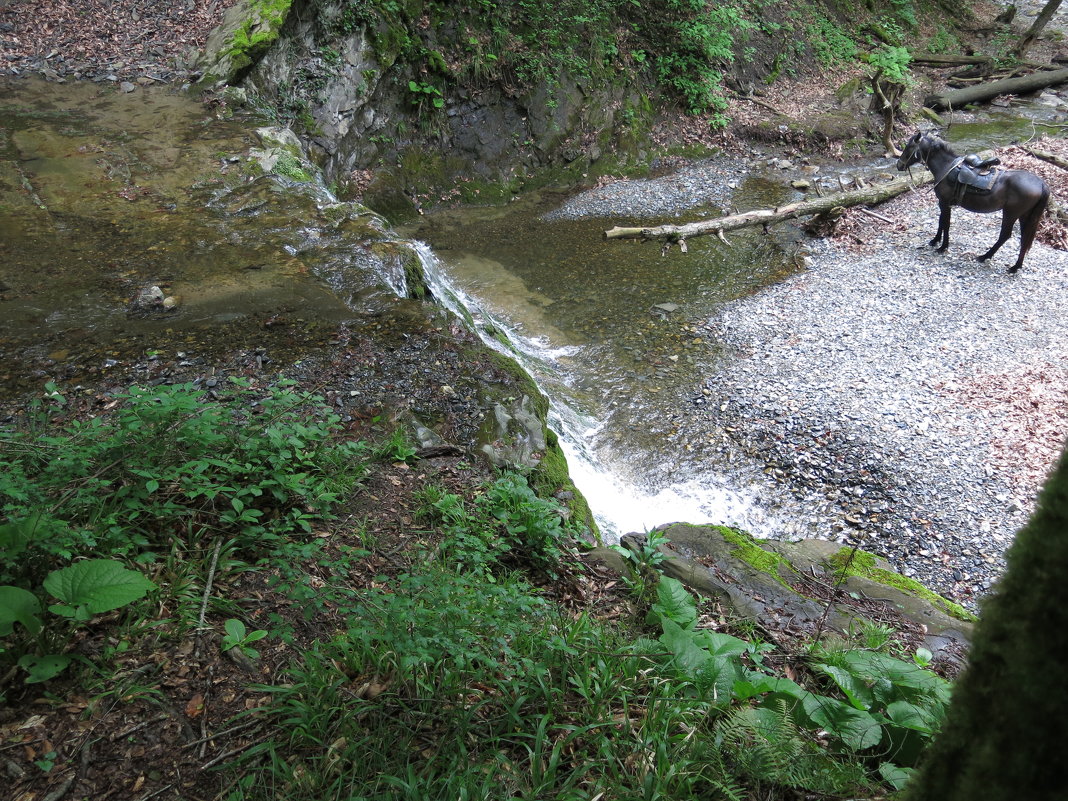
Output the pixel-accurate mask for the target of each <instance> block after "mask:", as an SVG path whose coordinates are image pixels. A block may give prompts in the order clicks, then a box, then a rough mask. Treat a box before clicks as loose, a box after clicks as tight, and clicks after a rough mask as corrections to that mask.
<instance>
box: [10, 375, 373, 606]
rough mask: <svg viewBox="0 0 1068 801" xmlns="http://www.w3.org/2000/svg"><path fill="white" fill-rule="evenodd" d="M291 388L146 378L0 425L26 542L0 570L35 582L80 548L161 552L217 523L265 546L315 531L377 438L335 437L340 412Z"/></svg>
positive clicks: (148, 556)
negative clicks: (104, 401) (41, 424)
mask: <svg viewBox="0 0 1068 801" xmlns="http://www.w3.org/2000/svg"><path fill="white" fill-rule="evenodd" d="M291 386H292V383H291V382H285V381H283V382H279V383H278V384H277V385H275V386H274V387H272V388H269V389H266V390H258V389H254V388H253V387H252V386H251V385H250V384H249V383H248V382H238V381H234V382H232V383H231V384H230V386H229V387H228V388H227V387H219V388H217V389H216V390H215V393H214V397H211V396H208V394H207V393H206V392H205V391H204V390H203V389H200V388H197V387H195V386H193V385H191V384H181V385H176V386H171V387H156V388H153V389H142V388H138V387H133V388H131V389H130V390H129V391H128V392H126V393H123V394H120V395H119V396H118V398H117V400H118V401H119V405H118V406H117V407H116V408H115V410H114V411H113V412H112V413H111V414H110V415H106V416H105V415H102V416H98V417H95V418H92V419H90V420H87V421H80V420H74V421H71V422H69V423H67V424H65V425H64V426H63V427H62V428H61V429H60V430H48V431H41V430H38V429H34V428H31V429H30V430H27V431H2V432H0V445H3V446H4V447H3V448H0V512H2V513H3V514H4V515H5V516H6V517H7V520H8V522H7V523H6V524H5V525H4V527H3V530H2V531H0V550H2V552H3V554H4V555H6V556H10V554H11V549H12V548H18V549H21V551H22V552H23V555H22V558H20V559H18V560H14V559H10V558H8V559H5V560H4V561H3V562H0V581H5V582H6V583H11V584H15V585H18V586H23V587H27V586H33V585H36V584H37V583H39V582H40V580H41V579H42V578H43V574H44V573H45V572H46V571H47V570H49V569H51V568H52V567H54V566H55V563H59V564H63V563H65V562H70V561H72V560H74V559H75V558H76V557H78V556H88V555H94V554H102V555H107V556H119V557H129V558H135V559H137V560H138V561H142V562H148V561H153V560H155V559H157V558H158V553H157V552H158V549H160V548H161V547H166V548H168V549H169V548H171V547H172V546H173V544H174V543H175V542H183V543H184V546H185V547H186V548H199V547H202V540H203V538H204V537H206V536H207V535H208V534H209V533H211V534H212V535H215V534H226V535H227V536H230V537H232V538H233V539H234V540H235V544H236V548H237V549H238V550H244V551H247V552H248V553H249V554H253V555H263V554H266V553H269V552H270V551H271V550H272V549H273V548H277V547H278V546H279V544H280V543H281V542H283V541H284V540H285V539H286V538H287V537H289V536H291V535H293V534H299V533H302V532H310V531H311V528H312V523H313V521H315V520H318V519H320V518H322V517H325V516H328V515H329V513H330V509H331V507H332V506H333V505H334V503H335V502H336V501H337V499H338V498H339V497H340V495H341V494H343V493H345V492H347V491H348V490H349V489H350V488H351V486H352V484H353V482H354V481H356V480H358V479H359V477H360V469H361V468H360V466H361V465H362V464H365V462H364V460H363V459H362V457H363V455H364V453H365V448H364V446H363V445H361V444H358V443H352V442H336V441H334V439H333V436H334V432H335V431H336V428H337V424H338V422H339V418H338V417H337V415H336V414H334V413H333V412H332V411H330V410H329V409H328V408H327V407H325V405H323V404H322V401H321V399H319V398H316V397H314V396H308V395H300V394H297V393H294V392H292V391H291V390H290V387H291ZM163 521H169V522H166V523H165V522H163Z"/></svg>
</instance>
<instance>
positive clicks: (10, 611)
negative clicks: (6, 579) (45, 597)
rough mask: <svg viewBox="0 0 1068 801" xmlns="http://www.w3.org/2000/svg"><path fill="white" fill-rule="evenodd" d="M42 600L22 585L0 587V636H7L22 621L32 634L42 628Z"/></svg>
mask: <svg viewBox="0 0 1068 801" xmlns="http://www.w3.org/2000/svg"><path fill="white" fill-rule="evenodd" d="M40 611H41V602H40V601H38V600H37V596H36V595H34V594H33V593H32V592H30V591H29V590H24V589H22V588H21V587H11V586H3V587H0V637H6V636H7V635H8V634H10V633H11V632H12V631H14V629H15V624H16V623H21V624H22V625H23V626H25V627H26V630H27V631H28V632H30V634H36V633H37V632H39V631H40V630H41V619H40V618H39V617H37V615H38V614H39V613H40Z"/></svg>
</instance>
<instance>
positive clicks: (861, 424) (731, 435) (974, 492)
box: [552, 156, 1068, 606]
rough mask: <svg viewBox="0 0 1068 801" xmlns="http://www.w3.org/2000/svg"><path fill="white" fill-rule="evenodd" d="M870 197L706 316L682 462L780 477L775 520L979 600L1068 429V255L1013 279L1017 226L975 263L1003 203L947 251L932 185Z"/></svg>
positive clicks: (655, 184) (1040, 259)
mask: <svg viewBox="0 0 1068 801" xmlns="http://www.w3.org/2000/svg"><path fill="white" fill-rule="evenodd" d="M762 158H763V156H762ZM750 162H752V160H750ZM736 166H740V167H741V168H742V169H744V166H745V164H744V161H743V162H742V163H741V164H740V165H736ZM733 173H734V171H733V170H725V169H724V166H723V162H719V163H716V164H712V163H710V164H708V165H707V166H706V167H704V168H702V166H701V165H699V164H695V165H690V166H688V167H687V168H686V169H684V170H682V171H681V172H678V173H676V174H673V175H671V176H668V177H665V178H661V179H657V180H651V181H635V182H622V183H617V184H613V185H611V186H608V187H603V188H600V189H597V190H592V191H591V192H588V193H586V194H584V195H580V196H577V197H576V198H573V199H571V200H570V201H569V202H568V203H567V204H565V205H564V206H563V207H561V209H559V210H557V211H555V212H554V213H553V215H552V216H554V217H560V216H570V217H575V216H581V215H583V214H593V215H596V216H607V217H612V216H613V215H618V216H620V217H626V216H628V215H633V214H634V210H635V209H636V208H650V209H653V210H654V211H655V213H663V211H664V210H667V209H676V210H677V209H679V208H685V207H687V206H689V205H692V203H693V198H695V197H704V198H707V197H709V196H710V195H711V196H717V195H719V194H729V187H727V186H726V179H727V178H726V177H727V176H729V175H731V174H733ZM877 214H878V217H871V216H865V215H863V214H861V213H860V212H856V211H853V212H850V215H849V216H848V217H847V219H846V220H845V221H844V222H843V223H842V224H841V225H840V229H839V230H840V235H839V236H836V237H833V238H831V239H823V240H819V239H809V240H808V241H807V243H806V245H805V248H806V249H807V251H808V252H807V256H806V257H805V259H806V269H804V270H803V271H801V272H800V273H799V274H797V275H795V276H793V277H791V278H788V279H787V280H785V281H782V282H781V283H778V284H777V285H775V286H772V287H770V288H768V289H766V290H764V291H761V292H759V293H757V294H754V295H752V296H750V297H747V298H743V299H741V300H738V301H735V302H732V303H729V304H727V305H726V306H724V307H723V308H722V309H721V310H720V311H719V312H718V313H717V314H715V315H713V316H712V317H711V318H710V319H707V320H705V321H704V323H703V326H702V329H701V331H702V334H703V336H704V337H705V338H706V339H707V340H708V341H709V342H712V343H716V344H717V346H718V347H722V348H724V349H725V352H726V355H725V357H724V358H723V359H722V362H721V366H720V367H719V369H717V370H715V371H714V372H711V373H710V374H708V375H707V376H706V377H705V378H704V380H703V381H702V382H701V383H700V385H699V386H695V387H694V392H693V396H692V398H691V401H690V403H689V404H688V406H687V407H686V408H684V409H680V410H679V413H678V414H677V415H676V419H675V421H674V423H675V426H674V428H675V433H674V434H673V438H674V440H675V442H676V444H677V446H678V448H677V451H678V453H679V454H680V457H679V458H680V467H681V468H682V469H683V470H686V471H689V470H694V471H701V470H708V469H714V468H711V467H709V465H712V464H715V465H721V464H724V463H726V464H727V465H729V466H730V467H729V469H732V470H733V471H736V472H737V473H738V474H739V476H741V477H742V478H743V479H744V478H745V477H746V476H748V477H749V479H750V480H752V481H753V482H754V483H755V484H757V483H759V484H761V485H763V486H765V487H767V486H768V484H769V482H768V480H767V479H768V478H769V477H770V478H771V482H770V484H771V486H773V487H777V489H772V490H766V489H765V490H763V491H761V493H760V494H761V496H762V501H763V502H764V503H765V504H767V505H768V506H770V507H772V508H774V509H776V511H778V512H779V513H780V515H781V519H783V520H784V521H786V522H785V525H784V526H783V528H782V530H781V531H779V532H778V536H781V537H784V538H794V537H814V538H822V539H836V540H838V541H840V542H844V543H860V544H861V546H862V547H863V548H865V549H867V550H869V551H872V552H875V553H879V554H881V555H884V556H886V557H887V558H888V559H889V561H890V562H891V563H892V564H893V565H894V566H895V568H896V569H898V570H900V571H901V572H902V573H904V574H905V575H906V576H912V577H915V578H917V579H918V580H921V581H923V582H924V583H926V584H928V586H930V587H932V588H933V589H935V590H936V591H938V592H941V593H943V594H944V595H946V596H947V597H951V598H953V599H955V600H957V601H958V602H961V603H964V604H965V605H966V606H973V605H974V602H975V601H976V600H977V599H978V598H979V597H980V596H981V595H982V594H983V593H984V591H985V590H987V589H988V588H989V587H990V586H991V584H992V583H993V581H995V580H996V577H997V576H998V575H999V573H1000V572H1001V570H1002V569H1003V566H1004V562H1003V558H1002V555H1003V551H1004V549H1005V548H1006V547H1007V545H1008V544H1009V543H1010V542H1011V540H1012V537H1013V534H1014V532H1015V531H1016V530H1017V529H1018V528H1019V527H1020V526H1021V525H1022V524H1023V523H1024V521H1025V520H1026V519H1027V516H1028V514H1029V513H1030V512H1031V510H1032V508H1033V503H1034V498H1035V494H1036V492H1037V490H1038V488H1039V487H1040V486H1041V483H1042V481H1043V479H1044V477H1045V475H1046V472H1047V471H1048V470H1049V468H1050V467H1051V466H1052V465H1053V463H1054V461H1055V459H1056V457H1057V455H1058V454H1059V452H1060V449H1061V447H1062V446H1063V443H1064V440H1065V435H1066V433H1068V391H1066V386H1068V344H1066V343H1068V337H1066V335H1068V317H1066V315H1065V308H1066V297H1068V254H1066V253H1065V252H1064V251H1061V250H1055V249H1053V248H1051V247H1049V246H1047V245H1045V244H1042V243H1041V242H1040V243H1039V244H1037V245H1036V246H1035V247H1034V249H1033V250H1032V251H1031V254H1030V256H1029V258H1028V261H1027V262H1026V265H1025V268H1024V269H1023V270H1022V271H1021V272H1020V273H1019V274H1018V275H1016V276H1010V275H1007V274H1006V272H1005V270H1006V268H1007V266H1008V265H1009V264H1011V263H1012V261H1013V260H1014V259H1015V254H1016V249H1017V247H1018V238H1014V239H1011V240H1010V241H1009V242H1008V243H1007V244H1006V245H1005V246H1004V248H1003V250H1002V251H1001V252H1000V253H999V254H998V256H997V257H995V259H994V260H993V261H992V262H990V263H987V264H979V263H977V262H976V261H975V257H976V256H977V255H978V254H979V253H982V252H983V251H984V250H985V249H986V248H987V247H988V245H989V244H990V242H991V241H993V240H994V239H995V238H996V236H997V230H998V226H999V224H1000V216H999V215H996V214H995V215H985V216H982V215H975V214H969V213H966V212H962V211H960V210H957V212H956V213H955V214H954V219H953V228H952V238H951V240H952V244H951V246H950V249H949V251H948V252H947V253H946V254H945V255H939V254H937V253H934V252H933V251H932V250H931V249H930V248H928V247H927V241H928V240H929V239H930V237H931V236H932V234H933V233H934V229H935V227H936V225H937V214H938V210H937V203H936V201H935V199H934V197H933V194H932V193H931V192H930V190H929V189H927V190H924V191H921V192H919V193H909V194H906V195H904V196H901V197H899V198H897V199H895V200H894V201H892V202H890V203H888V204H886V205H884V206H881V207H880V208H879V209H878V210H877ZM1050 227H1051V228H1052V224H1050ZM1049 233H1051V234H1052V233H1054V232H1052V231H1050V232H1049ZM1054 239H1055V237H1054ZM645 247H646V248H648V251H649V258H658V253H659V245H656V244H651V243H650V244H646V245H645ZM709 442H711V443H712V444H711V445H708V444H707V443H709ZM761 474H763V475H761Z"/></svg>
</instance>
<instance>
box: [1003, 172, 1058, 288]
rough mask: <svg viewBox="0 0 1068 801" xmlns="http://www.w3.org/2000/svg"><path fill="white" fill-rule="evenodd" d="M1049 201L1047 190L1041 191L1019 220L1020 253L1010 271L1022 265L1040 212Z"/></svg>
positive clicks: (1039, 218) (1039, 219) (1036, 227)
mask: <svg viewBox="0 0 1068 801" xmlns="http://www.w3.org/2000/svg"><path fill="white" fill-rule="evenodd" d="M1048 203H1049V190H1047V191H1046V192H1044V193H1043V195H1042V197H1040V198H1039V199H1038V202H1037V203H1035V205H1034V207H1033V208H1032V209H1031V211H1029V212H1027V216H1026V217H1024V218H1023V220H1021V222H1020V255H1019V256H1018V257H1017V259H1016V263H1015V264H1014V265H1012V267H1010V268H1009V272H1010V273H1014V272H1016V271H1017V270H1019V269H1020V268H1021V267H1023V263H1024V256H1026V255H1027V251H1029V250H1030V249H1031V245H1032V244H1034V241H1035V234H1036V233H1038V224H1039V222H1041V220H1042V212H1044V211H1045V210H1046V205H1047V204H1048Z"/></svg>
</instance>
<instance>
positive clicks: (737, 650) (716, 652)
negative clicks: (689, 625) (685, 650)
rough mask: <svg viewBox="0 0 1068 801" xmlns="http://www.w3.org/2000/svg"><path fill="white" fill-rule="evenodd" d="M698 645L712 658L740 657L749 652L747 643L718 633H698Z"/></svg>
mask: <svg viewBox="0 0 1068 801" xmlns="http://www.w3.org/2000/svg"><path fill="white" fill-rule="evenodd" d="M697 641H698V643H699V644H700V645H702V646H704V647H705V648H707V649H708V652H709V653H710V654H711V655H712V656H740V655H741V654H744V653H745V652H746V651H748V650H749V643H747V642H746V641H745V640H740V639H738V638H737V637H732V636H731V635H730V634H723V633H721V632H718V631H700V632H698V640H697Z"/></svg>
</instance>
